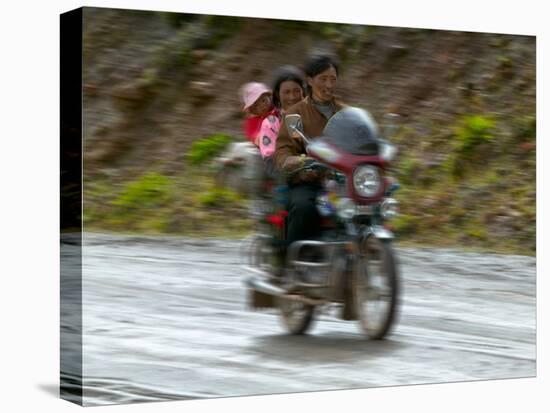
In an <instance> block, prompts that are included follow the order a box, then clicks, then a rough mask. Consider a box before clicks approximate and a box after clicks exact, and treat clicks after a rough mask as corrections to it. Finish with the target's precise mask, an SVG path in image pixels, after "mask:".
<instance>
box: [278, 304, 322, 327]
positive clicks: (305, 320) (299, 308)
mask: <svg viewBox="0 0 550 413" xmlns="http://www.w3.org/2000/svg"><path fill="white" fill-rule="evenodd" d="M277 304H278V307H279V310H280V312H281V321H282V324H283V325H284V327H285V328H286V329H287V330H288V332H289V333H290V334H295V335H299V334H304V333H306V332H307V331H308V330H309V328H310V327H311V325H312V322H313V319H314V314H315V306H314V305H309V304H304V303H300V302H299V301H295V300H290V299H287V298H277Z"/></svg>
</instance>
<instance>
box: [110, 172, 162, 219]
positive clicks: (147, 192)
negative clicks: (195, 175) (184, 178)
mask: <svg viewBox="0 0 550 413" xmlns="http://www.w3.org/2000/svg"><path fill="white" fill-rule="evenodd" d="M170 190H171V181H170V178H168V177H166V176H164V175H160V174H158V173H156V172H150V173H147V174H145V175H143V176H141V177H140V178H139V179H137V180H135V181H132V182H130V183H129V184H128V185H127V186H126V188H125V189H124V190H123V191H122V193H121V194H120V195H119V196H118V197H117V198H116V199H114V200H113V201H112V204H113V205H114V206H115V207H117V208H119V209H120V210H121V211H124V212H127V211H132V210H136V209H139V208H153V207H158V206H159V205H162V204H163V203H164V202H166V201H167V199H168V197H169V196H170Z"/></svg>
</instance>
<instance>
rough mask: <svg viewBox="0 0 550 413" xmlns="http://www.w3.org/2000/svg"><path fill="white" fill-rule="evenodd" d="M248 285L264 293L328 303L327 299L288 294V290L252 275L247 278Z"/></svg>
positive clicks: (300, 300)
mask: <svg viewBox="0 0 550 413" xmlns="http://www.w3.org/2000/svg"><path fill="white" fill-rule="evenodd" d="M246 284H247V286H248V287H250V288H252V289H254V290H256V291H259V292H261V293H264V294H268V295H273V296H276V297H281V298H284V299H287V300H295V301H299V302H301V303H304V304H308V305H320V304H324V303H326V300H315V299H313V298H308V297H304V296H302V295H297V294H287V292H286V290H284V289H283V288H280V287H277V286H276V285H273V284H271V283H269V282H267V281H264V280H261V279H259V278H258V277H254V276H253V277H250V278H248V279H247V280H246Z"/></svg>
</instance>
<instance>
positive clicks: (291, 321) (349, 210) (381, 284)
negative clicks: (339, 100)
mask: <svg viewBox="0 0 550 413" xmlns="http://www.w3.org/2000/svg"><path fill="white" fill-rule="evenodd" d="M285 123H286V125H287V129H288V131H289V134H290V135H291V136H296V137H299V138H300V139H303V141H304V144H305V146H306V152H307V156H308V158H309V162H307V163H306V164H305V165H304V166H303V167H301V168H299V169H297V170H295V171H292V172H291V173H290V174H289V176H287V178H288V179H292V177H293V176H296V175H297V174H299V173H303V172H314V171H316V172H317V173H321V174H322V175H323V179H322V190H321V191H320V192H319V195H318V197H317V202H316V204H317V208H318V211H319V213H320V216H321V233H322V236H321V237H320V238H319V239H315V240H301V241H295V242H293V243H292V244H290V245H288V246H287V245H286V244H285V233H286V227H285V225H286V216H287V215H288V213H287V211H286V204H285V201H286V200H285V196H284V195H285V193H286V191H288V187H286V186H284V185H283V186H277V187H275V190H274V193H275V195H274V197H273V199H271V200H269V201H266V202H264V203H263V206H262V207H259V208H258V209H257V211H256V215H257V217H258V218H259V220H258V224H259V229H260V231H259V232H260V233H259V234H258V235H256V236H254V237H253V238H252V240H251V243H250V245H249V247H248V248H247V249H246V252H245V254H246V257H247V259H248V262H247V263H246V264H245V268H246V269H247V270H248V271H250V272H251V273H252V275H251V276H249V277H248V278H247V279H246V280H245V282H246V285H247V286H248V289H249V294H250V302H251V305H252V307H254V308H265V307H268V308H269V307H277V308H278V309H279V311H280V316H281V320H282V322H283V324H284V326H285V327H286V329H287V330H288V331H289V332H290V333H291V334H303V333H305V332H306V331H307V330H308V329H309V328H310V327H311V325H312V322H313V321H314V319H315V315H316V314H317V313H318V312H319V311H320V310H322V309H323V308H327V307H329V308H332V307H336V308H337V310H338V311H339V317H340V318H341V319H343V320H358V321H359V324H360V327H361V329H362V331H363V332H364V333H365V334H366V336H367V337H368V338H370V339H382V338H383V337H385V336H386V335H387V334H388V332H389V331H390V328H391V327H392V324H393V323H394V322H395V320H396V314H397V307H398V299H399V276H398V268H397V262H396V257H395V252H394V250H393V247H392V241H393V239H394V235H393V233H392V232H391V230H390V229H388V228H387V227H386V226H385V222H386V221H387V220H389V219H391V218H392V217H394V216H395V215H396V214H397V210H398V202H397V200H395V199H394V198H392V194H393V192H394V191H395V190H396V189H398V187H399V185H398V184H396V183H395V182H393V181H392V180H391V179H389V178H387V177H386V176H385V172H386V171H387V169H388V167H389V165H390V163H391V161H392V160H393V159H394V157H395V154H396V148H395V147H394V146H393V145H391V144H390V143H389V142H388V141H387V140H385V139H383V138H381V133H380V132H379V130H378V126H377V124H376V123H375V122H374V120H373V119H372V117H371V116H370V114H369V113H368V112H366V111H364V110H362V109H359V108H354V107H348V108H345V109H343V110H341V111H339V112H337V113H336V114H335V115H334V116H332V117H331V118H330V119H329V121H328V122H327V125H326V127H325V129H324V131H323V134H322V135H321V137H317V138H316V139H313V140H310V138H308V137H307V136H305V135H304V133H303V131H302V129H303V128H302V127H301V118H300V115H294V114H292V115H287V116H286V117H285Z"/></svg>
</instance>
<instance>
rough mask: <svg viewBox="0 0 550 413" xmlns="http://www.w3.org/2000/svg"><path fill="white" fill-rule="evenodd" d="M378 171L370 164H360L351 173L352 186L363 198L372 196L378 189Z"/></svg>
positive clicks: (379, 181)
mask: <svg viewBox="0 0 550 413" xmlns="http://www.w3.org/2000/svg"><path fill="white" fill-rule="evenodd" d="M380 183H381V180H380V173H379V172H378V168H377V167H375V166H372V165H362V166H360V167H359V168H357V169H356V170H355V172H354V173H353V187H354V188H355V190H356V191H357V193H358V194H359V195H360V196H362V197H365V198H370V197H373V196H374V195H376V194H377V193H378V191H379V190H380Z"/></svg>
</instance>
